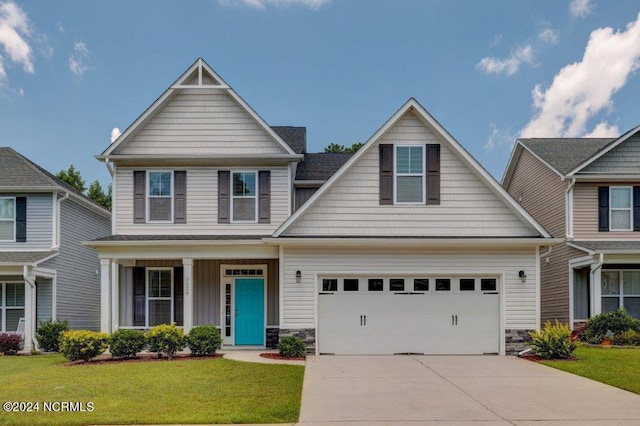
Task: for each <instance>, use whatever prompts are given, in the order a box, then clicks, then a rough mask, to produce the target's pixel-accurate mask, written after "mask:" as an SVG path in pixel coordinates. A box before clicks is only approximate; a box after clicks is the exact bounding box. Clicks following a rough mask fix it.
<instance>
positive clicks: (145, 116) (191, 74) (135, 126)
mask: <svg viewBox="0 0 640 426" xmlns="http://www.w3.org/2000/svg"><path fill="white" fill-rule="evenodd" d="M194 81H195V83H196V84H193V83H194ZM210 82H213V83H214V84H210ZM198 88H202V89H217V90H222V91H224V92H226V93H227V94H229V95H230V96H231V98H233V99H234V100H235V101H236V102H237V103H238V104H239V105H240V107H241V108H243V109H244V110H245V111H246V112H247V113H248V114H249V115H250V116H251V117H252V118H253V119H254V120H255V121H256V122H257V123H258V125H259V126H260V127H261V128H262V129H263V130H264V131H265V132H267V134H269V135H270V136H271V137H272V138H273V139H274V140H275V141H276V142H277V143H278V144H279V145H280V146H281V147H282V148H283V150H284V151H285V153H286V154H290V155H296V152H295V151H294V150H293V149H292V148H291V147H290V146H289V145H288V144H287V143H286V142H284V141H283V140H282V138H281V137H280V136H279V135H278V134H277V133H276V132H275V131H274V129H272V128H271V127H269V125H268V124H267V123H266V122H265V121H264V119H262V117H260V116H259V115H258V113H256V112H255V111H254V110H253V108H251V107H250V106H249V104H247V103H246V102H245V101H244V99H242V98H241V97H240V96H239V95H238V94H237V93H236V92H235V91H234V90H233V89H232V88H231V87H230V86H229V85H228V84H227V83H226V82H225V81H224V80H223V79H222V78H221V77H220V76H219V75H218V74H217V73H216V72H215V71H214V70H213V68H211V67H210V66H209V64H207V63H206V62H205V61H204V60H203V59H202V58H198V59H196V61H195V62H194V63H193V64H192V65H191V66H190V67H189V68H188V69H187V70H186V71H185V72H184V73H182V75H181V76H180V77H178V79H177V80H176V81H175V82H174V83H173V84H172V85H171V86H169V88H168V89H167V90H165V91H164V93H163V94H162V95H160V97H158V99H156V100H155V101H154V102H153V103H152V104H151V105H150V106H149V107H148V108H147V109H146V110H145V111H144V112H143V113H142V114H141V115H140V116H139V117H138V118H137V119H136V120H135V121H134V122H133V123H132V124H131V125H130V126H129V127H128V128H127V129H126V130H125V131H124V132H122V134H121V135H120V136H119V137H118V139H116V140H115V141H114V142H113V143H111V145H109V146H108V147H107V149H105V150H104V151H103V152H102V154H100V155H97V156H96V158H97V159H99V160H101V161H104V160H108V159H109V158H110V157H111V156H112V154H115V156H117V151H118V149H120V148H121V147H124V146H125V145H126V144H128V143H129V142H130V141H131V140H132V139H133V137H134V136H135V134H136V133H137V131H138V130H140V129H141V128H142V127H144V125H145V124H147V123H148V122H149V121H150V120H151V119H152V118H153V117H154V115H155V114H156V113H157V112H158V111H159V110H160V109H161V108H162V107H163V106H164V105H166V104H167V103H168V102H169V101H170V100H171V99H172V98H173V97H174V96H175V94H176V93H178V92H179V91H180V90H183V89H198Z"/></svg>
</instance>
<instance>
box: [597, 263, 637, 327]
mask: <svg viewBox="0 0 640 426" xmlns="http://www.w3.org/2000/svg"><path fill="white" fill-rule="evenodd" d="M600 285H601V294H602V301H601V303H602V312H612V311H615V310H617V309H619V308H621V307H624V308H625V309H626V310H627V312H628V313H629V314H630V315H631V316H634V317H636V318H640V271H635V270H634V271H611V270H609V271H602V275H601V279H600Z"/></svg>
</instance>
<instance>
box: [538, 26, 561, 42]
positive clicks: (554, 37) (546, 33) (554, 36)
mask: <svg viewBox="0 0 640 426" xmlns="http://www.w3.org/2000/svg"><path fill="white" fill-rule="evenodd" d="M559 36H560V32H559V31H558V30H554V29H553V28H545V29H543V30H542V31H540V33H539V34H538V38H539V39H540V40H542V41H544V42H545V43H547V44H556V43H557V42H558V37H559Z"/></svg>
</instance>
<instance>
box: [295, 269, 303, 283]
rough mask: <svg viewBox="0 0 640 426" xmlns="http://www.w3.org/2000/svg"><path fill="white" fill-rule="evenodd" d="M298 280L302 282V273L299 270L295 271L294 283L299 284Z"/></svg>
mask: <svg viewBox="0 0 640 426" xmlns="http://www.w3.org/2000/svg"><path fill="white" fill-rule="evenodd" d="M300 280H302V272H300V270H297V271H296V282H297V283H298V284H300Z"/></svg>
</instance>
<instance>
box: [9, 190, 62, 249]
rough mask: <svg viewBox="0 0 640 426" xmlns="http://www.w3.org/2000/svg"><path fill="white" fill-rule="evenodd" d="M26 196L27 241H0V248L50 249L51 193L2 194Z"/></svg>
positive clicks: (51, 234)
mask: <svg viewBox="0 0 640 426" xmlns="http://www.w3.org/2000/svg"><path fill="white" fill-rule="evenodd" d="M2 196H3V197H7V196H8V197H26V198H27V241H26V242H23V243H18V242H11V241H0V250H4V251H6V250H12V249H17V250H25V251H27V250H51V245H52V244H53V242H52V238H53V193H43V194H2Z"/></svg>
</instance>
